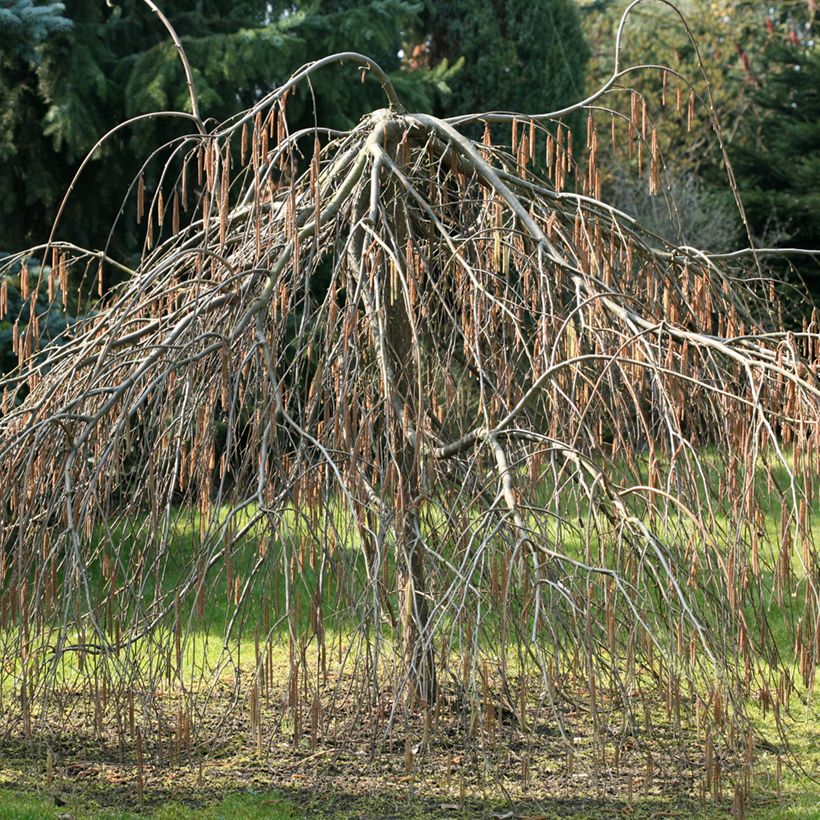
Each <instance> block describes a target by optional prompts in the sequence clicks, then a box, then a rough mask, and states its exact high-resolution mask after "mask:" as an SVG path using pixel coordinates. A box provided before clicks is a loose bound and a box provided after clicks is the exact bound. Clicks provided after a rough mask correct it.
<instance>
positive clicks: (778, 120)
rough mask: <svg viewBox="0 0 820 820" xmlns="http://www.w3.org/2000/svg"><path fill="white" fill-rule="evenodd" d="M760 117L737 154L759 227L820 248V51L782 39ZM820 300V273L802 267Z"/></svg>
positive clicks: (772, 56) (775, 46) (771, 56)
mask: <svg viewBox="0 0 820 820" xmlns="http://www.w3.org/2000/svg"><path fill="white" fill-rule="evenodd" d="M766 57H767V63H768V70H767V72H766V79H765V82H763V83H762V84H761V86H760V88H759V90H758V93H757V94H756V95H755V103H756V106H757V108H756V114H757V116H755V117H754V118H750V120H749V121H747V123H746V127H745V128H744V129H743V132H742V134H741V135H740V136H741V139H738V140H737V146H736V148H735V149H734V150H733V152H732V155H733V158H734V163H735V169H736V171H737V175H738V180H739V183H740V186H741V191H742V195H743V201H744V202H745V203H746V206H747V213H748V216H749V219H750V221H751V223H752V227H753V229H754V230H755V232H756V234H757V235H762V234H763V233H764V232H765V231H766V230H767V229H768V228H769V226H770V225H771V224H772V223H775V224H778V225H779V226H780V230H781V232H782V233H783V235H784V241H787V242H788V243H789V244H790V245H792V246H794V247H799V248H806V249H814V250H820V190H818V184H817V181H818V180H819V179H820V50H818V49H817V48H816V47H813V46H803V47H800V46H796V45H793V44H789V45H786V44H784V43H782V42H779V41H775V42H774V43H772V46H771V48H770V49H769V51H768V52H767V54H766ZM802 271H803V273H804V275H805V277H806V280H807V284H809V285H810V287H811V288H812V290H813V292H814V293H815V296H820V270H818V266H817V265H816V264H811V263H806V264H805V265H803V266H802Z"/></svg>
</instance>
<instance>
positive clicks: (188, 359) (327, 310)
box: [0, 15, 820, 784]
mask: <svg viewBox="0 0 820 820" xmlns="http://www.w3.org/2000/svg"><path fill="white" fill-rule="evenodd" d="M624 20H626V15H625V16H624ZM621 29H623V22H622V26H621ZM619 39H620V34H619ZM176 42H177V44H179V41H178V40H177V41H176ZM618 48H619V46H618ZM616 53H617V52H616ZM180 54H181V57H182V59H183V63H184V65H185V67H186V70H187V76H188V78H189V89H190V92H191V103H192V113H189V114H183V113H180V114H171V113H170V112H163V113H162V114H161V115H162V116H172V115H173V116H177V117H178V118H180V120H181V121H182V122H183V124H184V125H185V126H186V131H187V133H185V134H184V135H183V136H181V137H180V138H179V139H177V140H175V141H174V142H172V143H170V144H168V145H165V146H163V147H162V148H161V149H159V150H158V151H157V152H156V153H155V154H153V155H152V156H150V157H148V158H147V159H146V162H145V165H144V173H143V175H141V176H140V177H139V178H138V179H136V180H135V181H134V184H133V187H132V189H131V190H130V191H128V192H125V195H126V196H132V197H135V198H136V200H137V210H138V213H139V218H140V219H141V220H142V224H143V225H144V227H145V246H144V253H143V255H142V258H141V260H140V261H139V264H138V266H137V267H136V268H135V269H133V270H132V269H130V268H128V267H127V266H126V265H124V264H123V263H122V262H119V261H117V260H115V259H112V258H111V257H110V256H109V255H108V254H107V253H106V252H105V250H89V249H83V248H80V247H77V246H74V245H72V244H70V243H68V242H52V243H50V245H49V246H48V247H47V248H45V249H43V248H40V249H35V251H31V252H29V254H28V255H31V254H34V253H36V254H39V255H40V256H41V257H42V256H45V258H46V261H48V262H49V263H50V264H49V265H44V266H43V267H42V268H41V269H40V270H41V271H42V273H41V275H40V276H39V277H38V278H37V279H36V281H35V279H34V277H29V276H28V274H27V272H26V267H25V260H24V259H23V258H22V256H20V257H14V258H12V259H10V260H8V262H7V265H6V269H7V271H9V270H11V266H12V265H14V264H20V263H22V264H23V268H22V272H21V273H20V278H21V287H22V289H23V296H24V298H30V299H32V300H36V298H37V294H41V293H42V292H44V291H47V292H48V294H49V296H50V297H51V298H60V296H61V294H65V293H66V289H67V282H68V280H69V274H70V273H71V271H74V272H78V271H79V272H80V273H82V274H83V276H84V278H85V279H86V280H87V281H94V279H95V277H97V276H99V275H102V272H103V271H105V270H106V268H109V267H111V268H117V269H118V270H119V271H120V272H122V273H124V274H126V275H127V278H126V281H125V282H124V283H123V284H122V285H121V286H120V287H119V288H117V289H116V290H115V291H114V292H112V293H110V294H109V295H108V296H107V297H106V298H105V299H104V300H103V301H102V302H101V304H100V305H99V308H98V309H97V310H96V311H95V312H93V313H90V314H88V315H87V316H86V318H85V319H84V320H83V321H82V323H81V324H80V325H77V326H75V327H74V328H73V331H72V332H71V334H70V336H69V338H67V339H64V340H63V341H64V343H63V344H61V345H50V346H46V347H45V348H43V347H41V346H40V345H39V344H38V327H37V320H36V317H35V318H33V319H32V320H31V322H29V323H28V325H27V326H24V327H19V328H16V330H15V336H14V339H15V346H16V351H17V354H18V356H19V362H20V364H19V368H18V369H17V370H16V371H15V372H14V373H12V374H11V375H10V376H9V377H8V378H6V379H5V381H3V383H2V417H0V455H2V464H3V476H2V484H0V488H1V489H0V547H1V548H2V557H1V558H0V605H1V606H0V611H1V612H2V629H1V630H0V640H1V641H2V643H1V644H0V652H1V653H2V657H3V664H2V666H0V692H1V693H2V695H1V696H2V699H3V713H4V718H3V721H4V731H5V732H6V733H7V736H18V735H23V736H25V737H27V738H30V739H35V738H37V737H53V736H54V734H59V733H60V732H66V731H69V730H70V728H71V722H72V720H74V719H76V718H72V715H76V713H77V710H79V711H80V712H81V713H82V714H88V715H90V717H89V718H88V720H89V725H93V731H94V732H96V733H98V734H105V733H111V736H112V737H117V738H119V741H120V743H121V744H123V743H131V741H132V740H133V738H134V737H135V733H136V736H137V737H138V738H142V739H144V742H146V743H149V742H151V738H155V739H156V742H157V743H161V742H162V738H163V737H164V736H165V735H164V734H163V732H165V728H163V727H167V725H168V724H169V723H170V724H173V725H175V726H176V730H175V731H174V738H175V739H174V741H173V743H175V744H176V746H175V748H176V750H177V752H179V753H184V752H185V751H186V750H192V749H195V748H201V745H202V744H203V743H207V742H213V741H216V742H219V740H220V739H223V740H224V739H225V737H226V736H227V734H228V732H229V730H230V727H232V726H236V725H241V726H242V727H243V731H246V732H248V736H249V737H251V738H254V739H255V742H256V743H257V744H258V751H259V752H260V753H264V750H265V749H266V748H268V746H267V744H268V743H269V742H270V738H271V737H272V736H274V735H275V734H276V733H286V734H287V735H288V736H289V737H291V738H292V740H293V741H294V742H295V743H297V744H299V743H308V742H310V744H311V748H313V749H315V748H316V747H317V746H318V745H320V744H322V743H323V742H335V743H337V744H338V743H341V742H342V740H341V738H344V737H346V736H347V737H349V738H353V739H355V738H357V737H365V736H366V737H367V738H368V740H369V742H370V743H371V744H372V745H371V748H374V749H377V748H380V747H382V745H383V744H388V746H387V747H386V748H392V747H391V746H390V745H389V744H390V743H392V738H395V737H402V736H403V737H405V738H406V739H408V738H409V739H410V740H412V739H413V738H415V739H418V740H419V745H418V746H412V747H411V745H408V746H407V749H408V752H407V754H408V760H409V761H410V762H412V756H413V754H415V753H421V752H420V749H424V748H429V744H435V743H436V736H437V733H438V734H439V735H440V736H442V737H444V736H445V735H446V737H447V738H449V740H448V741H447V742H449V743H455V744H458V743H473V742H476V739H477V738H478V739H483V741H484V742H487V743H489V741H492V740H493V739H496V740H497V739H503V738H508V739H509V737H510V733H516V734H518V735H519V736H520V735H521V734H523V736H524V737H526V738H528V741H527V745H526V746H525V748H526V749H527V750H528V751H527V752H526V754H527V755H532V756H533V758H535V757H537V755H538V751H539V748H540V744H542V743H546V742H547V741H546V740H545V738H553V740H554V742H555V743H557V744H559V746H560V747H561V748H562V749H563V751H562V752H561V754H566V755H568V760H569V761H570V763H569V765H571V761H572V753H573V744H574V743H575V742H576V741H577V740H578V738H579V737H584V738H588V739H589V740H590V742H591V744H592V745H591V747H590V748H591V749H592V751H591V752H590V753H589V757H588V758H587V759H588V760H589V761H591V765H593V766H596V767H601V766H605V767H608V768H609V769H611V770H617V769H618V765H619V764H618V760H619V755H620V754H621V753H622V754H624V755H627V754H636V755H649V757H648V758H647V760H648V762H647V763H646V765H648V766H649V767H650V769H651V766H652V756H651V755H652V754H656V755H657V754H661V755H662V754H666V753H667V752H669V753H670V754H671V755H672V757H673V758H674V759H676V760H681V759H682V758H681V757H680V756H675V755H674V754H672V752H670V751H669V750H670V749H671V748H672V747H676V748H681V747H684V748H685V749H687V755H686V758H685V759H686V760H689V761H690V762H689V763H687V764H685V765H687V766H691V765H692V764H691V759H692V757H691V756H690V754H689V753H692V754H694V755H695V758H694V759H695V760H696V761H700V763H697V766H700V765H701V763H702V764H703V766H705V767H706V768H705V772H706V774H705V777H706V782H707V783H711V784H714V783H717V782H719V774H720V771H721V766H723V767H724V768H725V767H726V766H728V765H729V764H728V763H727V761H729V760H732V761H735V762H737V761H739V763H737V765H738V766H739V767H740V768H737V769H733V770H732V771H735V772H740V773H741V774H738V778H740V780H742V777H747V776H748V771H749V768H748V767H749V766H751V758H752V750H753V747H754V738H755V737H756V736H757V733H758V732H764V733H765V731H766V730H765V726H766V725H768V724H767V722H766V721H767V720H769V719H770V718H771V715H772V714H774V716H775V721H774V722H773V723H772V724H771V725H773V726H775V727H776V730H777V731H779V732H780V733H781V736H782V737H783V738H785V736H786V733H787V728H788V726H789V721H790V719H792V718H793V717H795V715H796V714H797V713H796V712H795V705H796V703H797V702H799V703H800V704H807V705H809V706H810V704H811V699H810V693H811V690H812V686H813V684H814V677H815V668H816V663H817V657H818V636H820V618H819V616H820V606H819V604H820V601H818V593H819V592H820V590H818V561H817V551H816V544H815V543H814V538H813V534H812V531H811V512H812V509H813V508H814V507H816V498H815V493H816V489H817V488H816V484H817V481H816V477H817V474H818V436H820V413H819V412H818V411H820V380H818V375H817V374H818V359H820V335H818V328H817V323H816V321H813V322H812V323H811V324H808V323H806V324H804V327H803V330H802V331H798V330H792V331H788V330H784V329H783V320H782V318H780V317H781V315H782V311H781V310H780V309H779V308H778V306H777V305H776V303H775V302H774V301H773V300H774V296H773V289H770V287H769V285H768V283H767V282H766V281H765V277H764V275H763V274H764V272H765V269H764V267H763V254H758V253H756V252H754V251H751V250H748V251H741V252H738V253H737V254H728V255H723V256H721V257H717V256H714V255H710V254H709V253H707V252H703V251H699V250H697V249H694V248H690V247H675V246H671V245H669V244H667V243H666V242H664V241H663V240H661V239H660V238H658V237H656V236H653V235H651V234H649V233H647V232H646V231H644V230H643V229H642V228H641V226H640V225H639V224H637V223H636V222H635V221H634V220H633V219H631V218H630V217H629V215H627V214H625V213H622V212H620V211H618V210H617V209H616V208H614V207H612V206H610V205H608V204H607V203H605V202H603V201H601V199H600V185H601V178H602V173H603V172H604V171H603V168H602V166H601V165H600V162H601V159H602V158H603V157H604V156H605V154H606V150H609V148H610V146H609V145H608V144H609V143H610V142H611V143H612V145H611V149H613V150H619V151H628V152H630V155H631V156H633V161H634V162H635V163H636V164H637V166H638V169H639V170H640V171H641V172H642V173H643V174H644V175H645V177H646V179H647V184H648V186H649V188H650V191H651V192H659V191H660V190H661V189H662V188H664V183H663V163H662V158H661V155H660V150H659V146H658V140H657V138H656V136H655V131H654V126H653V123H652V117H651V115H650V113H649V111H650V110H651V109H650V108H649V107H648V103H647V101H646V100H645V99H643V98H642V97H641V96H640V95H639V94H638V93H637V92H632V93H631V94H629V93H627V95H626V96H624V94H623V89H624V88H625V87H626V84H627V82H628V81H629V77H630V76H632V72H633V70H634V69H633V68H625V67H623V66H621V65H620V62H619V60H618V59H617V58H616V64H615V69H614V73H613V74H612V77H611V78H610V80H609V81H608V82H607V83H606V84H605V85H604V86H603V87H602V88H601V89H600V90H599V91H597V92H596V93H595V94H594V95H593V96H591V97H590V98H588V99H587V100H584V101H583V102H581V103H579V104H578V105H576V106H572V107H571V108H569V109H566V110H563V111H558V112H552V113H549V114H543V115H525V114H518V113H504V112H488V113H482V114H472V115H465V116H458V117H453V118H450V119H437V118H435V117H432V116H430V115H427V114H418V113H409V112H407V111H406V110H405V109H404V108H403V107H402V104H401V101H400V100H399V99H398V98H397V96H396V93H395V91H394V89H393V87H392V86H391V84H390V81H389V79H388V77H387V76H386V75H385V74H384V73H383V72H382V71H381V70H380V69H379V67H378V66H377V65H376V64H375V63H374V62H373V61H372V60H370V59H368V58H367V57H365V56H363V55H359V54H353V53H344V54H337V55H334V56H332V57H328V58H325V59H322V60H319V61H317V62H314V63H311V64H309V65H307V66H305V67H304V68H302V69H301V70H300V71H299V72H297V73H296V74H295V75H294V76H293V77H292V78H291V79H290V80H289V81H288V82H286V83H285V84H284V85H283V86H282V87H281V88H278V89H276V90H275V91H273V92H271V93H270V94H268V95H267V96H265V97H264V98H262V99H261V100H260V101H259V102H258V103H257V104H256V105H255V106H254V107H253V108H251V109H250V110H247V111H244V112H242V113H241V114H238V115H237V116H236V117H234V118H233V119H231V120H229V121H227V122H225V123H222V124H220V125H217V126H214V127H206V125H205V124H204V121H203V120H202V118H201V115H200V113H199V109H198V105H197V98H196V93H195V86H194V83H193V79H192V77H193V75H192V72H191V70H190V68H189V67H188V65H187V61H186V60H185V56H184V52H182V50H181V48H180ZM320 70H335V71H342V70H344V71H351V74H352V81H353V82H358V80H359V72H361V79H362V81H363V82H364V81H368V82H372V81H373V80H374V79H375V81H377V82H379V83H380V84H381V86H382V88H383V90H384V93H385V107H384V108H383V109H380V110H376V111H373V112H372V113H371V114H369V115H368V116H366V117H364V119H362V120H361V122H360V123H359V124H358V125H357V126H356V127H355V128H353V129H351V130H350V131H346V132H335V131H330V130H328V129H326V128H323V127H321V125H320V124H317V125H316V126H315V127H313V128H308V129H305V130H301V131H296V132H291V131H290V130H289V127H288V120H287V101H288V97H289V95H292V94H294V93H299V89H300V88H303V89H304V88H305V87H307V86H309V83H310V79H311V77H312V76H313V75H314V74H315V73H316V72H318V71H320ZM649 70H657V69H651V68H650V69H649ZM667 80H668V82H667ZM664 89H665V96H666V97H668V100H666V99H665V100H664V101H663V102H664V103H666V104H667V108H668V109H669V110H670V115H672V116H679V117H680V119H681V121H682V122H683V123H684V127H685V122H686V119H687V115H688V113H690V112H691V108H692V106H693V105H695V104H696V100H695V98H694V97H690V91H689V87H688V86H687V85H686V84H685V82H684V81H683V79H682V78H678V77H676V76H674V75H673V74H671V73H669V74H667V75H665V82H664ZM623 99H626V100H627V102H628V104H627V106H626V108H627V110H625V111H619V110H618V109H617V107H614V106H616V105H617V103H618V102H619V101H621V100H623ZM657 102H659V101H655V103H657ZM579 111H586V112H587V115H588V121H587V129H586V133H585V134H581V135H579V134H578V133H576V134H571V133H570V132H569V131H568V130H567V128H566V126H565V125H563V124H562V123H563V118H564V117H566V116H567V115H569V114H576V112H579ZM161 115H159V114H158V115H148V116H161ZM482 131H483V136H480V135H481V133H482ZM468 135H471V136H468ZM502 138H503V139H502ZM104 139H105V138H103V140H104ZM103 140H101V142H103ZM507 140H508V144H507V145H506V147H501V145H500V143H501V142H502V141H504V142H507ZM80 173H82V169H81V171H80ZM146 180H148V182H146ZM152 180H153V181H152ZM68 201H69V204H68V206H67V207H70V191H69V195H68ZM64 204H65V203H64ZM750 272H751V273H750ZM32 304H34V302H32ZM795 699H796V700H795ZM83 710H87V711H86V712H83ZM798 713H799V710H798ZM174 721H176V723H174ZM232 721H234V722H232ZM236 721H239V723H238V724H237V723H236ZM420 727H421V728H420ZM442 727H449V728H448V731H447V732H443V731H439V730H441V729H442ZM453 738H456V740H453ZM653 738H654V739H655V740H658V739H660V740H665V743H664V744H663V745H662V746H661V750H662V751H661V752H657V751H655V752H651V753H650V752H648V751H647V749H648V748H650V747H648V746H647V745H646V744H648V743H650V742H651V741H652V740H653ZM775 739H776V738H775ZM140 742H142V741H140ZM407 742H408V744H409V740H408V741H407ZM550 742H553V741H550ZM561 744H564V745H563V746H561ZM490 745H491V744H490ZM651 748H653V749H654V748H657V747H651ZM664 749H665V750H666V751H663V750H664ZM522 754H523V753H522ZM529 759H530V758H529V757H527V760H529ZM656 759H657V758H656ZM640 760H641V761H644V757H640ZM408 765H410V764H408ZM523 765H524V764H523V763H522V767H523ZM641 765H642V766H643V765H644V763H642V764H641ZM682 765H683V764H682ZM701 770H702V769H698V771H701ZM649 776H650V777H651V774H650V775H649ZM740 780H739V781H738V782H740Z"/></svg>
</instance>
